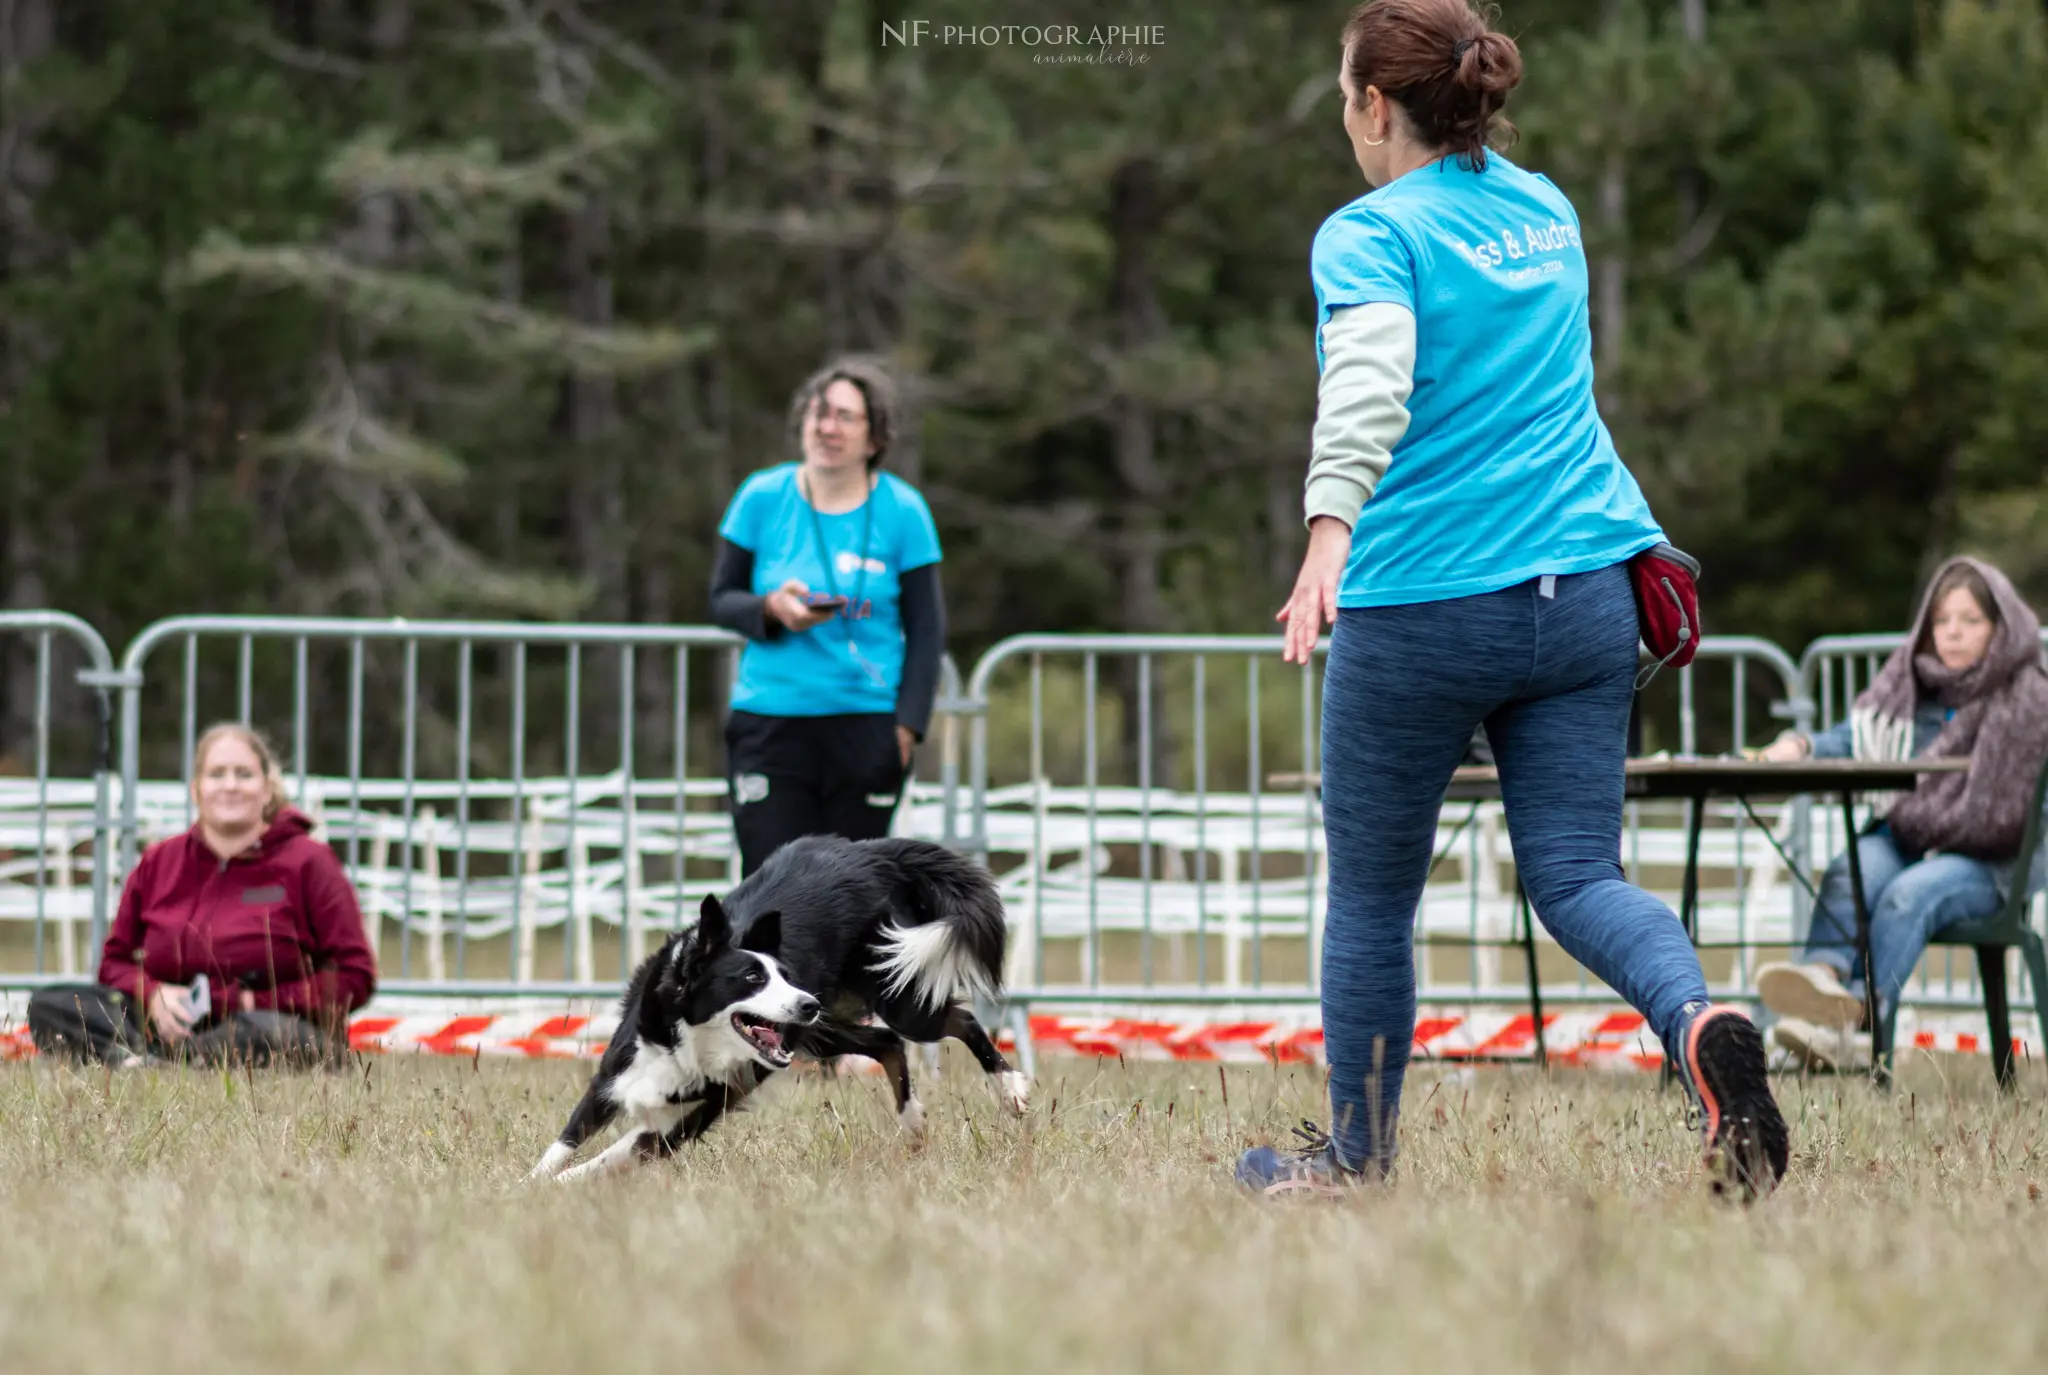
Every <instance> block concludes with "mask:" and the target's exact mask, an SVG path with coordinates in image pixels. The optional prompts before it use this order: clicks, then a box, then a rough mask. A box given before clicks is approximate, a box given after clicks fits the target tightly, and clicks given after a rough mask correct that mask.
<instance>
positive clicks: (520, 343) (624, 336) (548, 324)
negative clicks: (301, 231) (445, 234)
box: [170, 232, 712, 376]
mask: <svg viewBox="0 0 2048 1375" xmlns="http://www.w3.org/2000/svg"><path fill="white" fill-rule="evenodd" d="M222 279H236V280H240V281H244V282H248V283H250V284H252V285H255V286H260V287H270V288H273V289H286V288H289V289H295V290H300V291H304V292H307V293H309V294H312V295H316V296H323V297H330V298H333V299H336V300H338V301H339V302H340V303H341V304H342V305H343V306H345V307H346V308H347V309H348V310H349V311H350V312H351V313H353V314H355V315H357V316H359V317H371V318H373V319H374V320H375V321H376V322H377V325H378V327H379V328H380V329H381V330H382V331H384V332H386V333H393V334H403V335H407V336H409V337H412V338H416V339H420V340H424V341H431V342H438V343H443V344H451V345H455V346H458V347H463V348H468V349H473V350H475V351H476V352H478V353H480V354H483V355H485V356H487V357H490V358H495V359H501V360H505V361H508V362H523V363H527V364H531V365H534V366H547V367H563V366H567V367H572V368H575V369H577V370H579V371H582V372H587V373H593V374H605V375H611V376H626V375H631V374H638V373H646V372H653V371H657V370H659V369H661V368H665V367H670V366H672V365H674V364H676V363H679V362H681V361H683V360H685V359H687V358H690V357H691V356H693V355H695V354H697V353H699V352H701V351H702V350H704V349H705V348H707V347H708V346H709V345H710V343H711V337H712V335H711V331H710V330H708V329H695V330H687V331H686V330H674V329H665V328H658V327H641V326H635V325H608V326H594V325H585V324H580V323H578V322H576V321H573V320H565V319H563V318H561V317H559V316H555V315H548V314H544V313H541V312H538V311H532V310H527V309H524V308H522V307H520V306H515V305H510V304H507V303H506V302H503V301H494V300H491V299H490V298H488V297H484V296H480V295H478V294H476V293H475V292H471V291H465V290H463V289H462V288H460V287H457V286H454V285H451V284H450V283H448V282H445V281H441V280H439V279H437V278H433V277H429V276H424V275H422V274H419V273H412V272H396V271H390V270H386V269H377V268H368V267H364V266H362V265H360V264H358V263H353V262H350V261H349V260H348V259H347V258H346V257H344V256H342V255H341V254H340V253H337V252H335V251H334V250H332V249H328V248H322V247H319V246H316V245H292V244H278V245H273V246H269V247H256V246H250V245H246V244H243V243H241V242H240V241H239V240H237V239H235V238H234V237H233V236H231V235H227V234H222V233H219V232H214V233H210V234H209V235H208V236H207V237H206V238H205V239H204V240H202V241H201V243H200V244H199V246H198V247H197V248H196V249H194V250H193V251H192V253H191V254H190V255H189V256H188V257H187V258H186V259H185V261H184V262H183V263H182V264H181V265H179V266H178V267H177V268H176V269H174V271H173V272H172V273H171V281H170V285H171V286H172V287H173V288H174V289H175V288H180V287H195V286H200V285H205V284H207V283H210V282H215V281H219V280H222Z"/></svg>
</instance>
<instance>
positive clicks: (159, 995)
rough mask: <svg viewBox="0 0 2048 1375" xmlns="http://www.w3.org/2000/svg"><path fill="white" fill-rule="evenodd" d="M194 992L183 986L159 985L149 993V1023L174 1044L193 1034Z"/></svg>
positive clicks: (161, 1035) (160, 1035) (157, 1032)
mask: <svg viewBox="0 0 2048 1375" xmlns="http://www.w3.org/2000/svg"><path fill="white" fill-rule="evenodd" d="M193 1020H194V1018H193V1016H192V990H191V989H189V988H187V987H185V986H184V985H183V984H158V985H157V986H156V987H155V988H152V989H151V990H150V991H149V1023H150V1025H151V1026H153V1027H155V1028H156V1034H157V1035H158V1036H159V1037H161V1038H162V1039H164V1040H165V1041H169V1042H172V1043H176V1042H178V1041H182V1040H184V1039H185V1038H186V1037H188V1036H190V1035H191V1034H192V1023H193Z"/></svg>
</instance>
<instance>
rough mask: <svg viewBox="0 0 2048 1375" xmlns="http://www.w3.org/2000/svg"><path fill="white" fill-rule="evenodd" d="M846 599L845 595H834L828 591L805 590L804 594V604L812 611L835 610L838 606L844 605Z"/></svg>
mask: <svg viewBox="0 0 2048 1375" xmlns="http://www.w3.org/2000/svg"><path fill="white" fill-rule="evenodd" d="M846 600H847V599H846V598H845V597H840V596H834V595H833V594H832V593H830V592H806V593H805V594H804V605H805V606H808V607H809V608H810V609H811V610H813V611H837V610H838V609H839V608H840V607H842V606H845V605H846Z"/></svg>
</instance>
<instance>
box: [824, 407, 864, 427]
mask: <svg viewBox="0 0 2048 1375" xmlns="http://www.w3.org/2000/svg"><path fill="white" fill-rule="evenodd" d="M811 420H812V422H813V423H815V424H819V425H822V424H824V423H825V422H826V421H827V420H836V421H838V422H839V423H840V424H841V425H843V426H845V427H846V428H847V429H849V430H851V429H857V428H859V427H860V426H862V425H865V424H867V423H868V418H867V416H865V415H863V414H862V413H861V412H859V411H842V410H836V409H834V408H833V407H831V406H827V405H825V404H824V403H823V402H820V403H819V404H817V405H816V406H813V407H812V408H811Z"/></svg>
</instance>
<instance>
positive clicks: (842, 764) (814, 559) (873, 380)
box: [711, 358, 946, 874]
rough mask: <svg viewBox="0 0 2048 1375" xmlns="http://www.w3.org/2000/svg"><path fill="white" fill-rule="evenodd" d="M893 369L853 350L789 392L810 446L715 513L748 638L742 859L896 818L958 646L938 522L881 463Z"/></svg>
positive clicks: (717, 611) (718, 589) (738, 712)
mask: <svg viewBox="0 0 2048 1375" xmlns="http://www.w3.org/2000/svg"><path fill="white" fill-rule="evenodd" d="M900 418H901V417H900V408H899V406H898V404H897V400H896V389H895V386H894V385H893V383H892V382H891V380H890V377H889V374H888V373H887V371H885V370H884V369H883V368H882V367H881V366H880V365H879V364H877V363H875V362H873V361H871V360H868V359H863V358H845V359H840V360H838V361H836V362H834V363H832V364H831V365H829V366H827V367H825V368H823V369H822V370H820V371H819V372H817V373H815V374H813V375H812V376H811V377H810V378H808V379H807V380H806V381H805V382H804V384H803V385H802V386H801V387H799V388H797V392H796V396H795V397H794V398H793V400H792V402H791V404H790V428H791V431H792V433H793V436H794V437H795V438H796V440H797V442H798V446H799V451H800V453H801V455H802V457H801V459H800V461H797V462H792V463H783V464H780V465H778V466H777V467H773V468H766V469H763V470H762V471H760V472H757V473H755V474H753V475H752V476H751V477H749V478H748V479H747V480H746V481H745V482H744V483H742V484H741V485H740V489H739V491H738V492H737V493H735V494H734V495H733V499H732V504H731V505H730V506H729V507H727V509H726V513H725V519H724V520H723V521H722V522H721V523H720V525H719V527H718V533H719V542H718V556H717V562H716V565H715V567H714V569H713V572H712V579H711V614H712V618H713V619H714V620H716V621H717V622H718V624H720V625H722V626H724V627H726V628H727V629H728V630H733V631H737V632H738V633H740V634H742V635H744V636H746V637H747V641H748V643H747V646H746V648H745V649H744V650H743V651H742V652H741V654H740V670H739V676H738V679H737V681H736V682H735V683H734V684H733V694H732V714H731V717H730V718H729V720H728V721H727V724H726V732H725V738H726V764H727V777H728V781H729V783H730V786H731V788H732V810H733V826H734V829H735V831H736V832H737V834H738V838H739V846H740V861H741V867H742V872H743V873H747V874H751V873H753V872H754V871H755V870H756V869H759V868H760V867H761V864H762V862H763V861H764V860H766V859H767V858H768V856H769V855H771V854H773V853H774V852H775V850H776V849H777V848H779V847H780V846H781V845H783V844H784V843H785V842H787V841H790V840H794V839H796V838H797V837H798V836H806V835H838V836H844V837H846V838H847V839H849V840H866V839H873V838H876V837H880V836H884V835H887V834H888V832H889V819H890V817H891V816H893V815H894V813H895V810H896V802H897V799H898V797H899V796H901V794H902V790H903V783H904V780H905V779H906V778H907V777H908V776H909V771H910V758H911V752H912V751H913V750H914V749H915V748H916V745H917V742H918V741H919V740H921V739H923V738H924V731H925V727H926V725H927V724H928V723H929V721H930V720H931V712H932V700H933V698H934V696H935V695H936V693H937V691H938V683H939V661H940V658H941V655H942V653H943V650H944V647H945V639H946V612H945V601H944V598H943V596H942V594H941V591H940V588H939V534H938V529H937V527H936V526H935V525H934V524H933V523H932V513H931V510H930V508H928V507H927V506H926V505H925V502H924V498H923V497H921V496H919V495H918V492H917V489H916V488H914V487H912V486H911V485H910V484H909V483H908V482H905V481H904V480H903V479H902V478H899V477H896V476H894V475H893V474H890V473H885V472H883V471H881V467H882V460H883V459H884V458H885V457H887V455H888V452H889V448H890V445H891V444H892V443H893V442H895V440H896V437H897V435H898V434H899V432H900V430H899V425H900Z"/></svg>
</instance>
